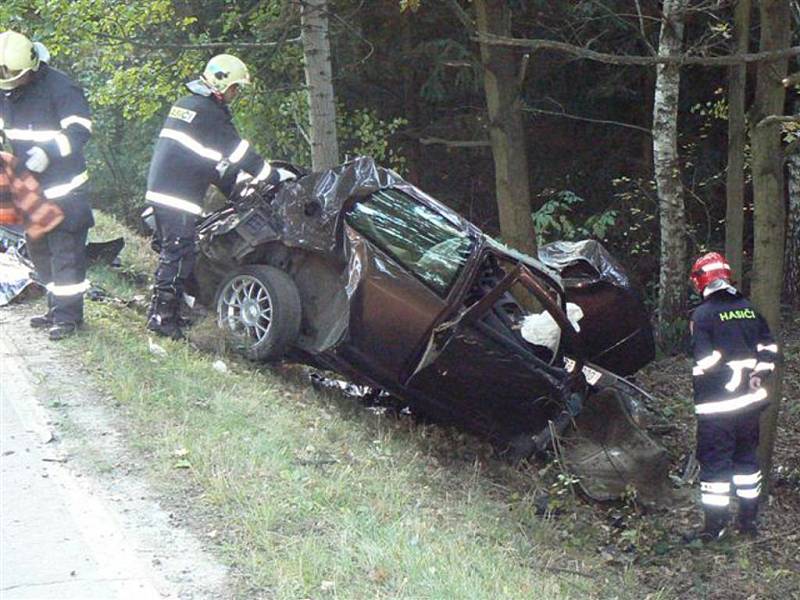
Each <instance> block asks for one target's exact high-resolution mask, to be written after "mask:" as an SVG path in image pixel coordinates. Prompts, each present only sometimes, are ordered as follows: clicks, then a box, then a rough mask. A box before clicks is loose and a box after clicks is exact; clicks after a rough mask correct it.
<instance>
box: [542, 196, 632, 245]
mask: <svg viewBox="0 0 800 600" xmlns="http://www.w3.org/2000/svg"><path fill="white" fill-rule="evenodd" d="M541 197H543V198H546V200H545V201H544V203H543V204H542V206H541V207H540V208H539V210H537V211H535V212H534V213H533V214H532V215H531V216H532V218H533V227H534V230H535V231H536V236H537V243H538V244H539V245H542V244H546V243H548V242H551V241H554V240H580V239H586V238H594V239H597V240H604V239H606V238H607V237H608V236H609V234H610V233H611V231H612V230H613V228H614V226H615V224H616V222H617V211H616V210H615V209H611V208H607V209H605V210H603V211H601V212H599V213H596V214H591V215H589V216H588V217H586V218H584V219H583V221H582V222H581V221H580V217H579V216H578V215H576V210H577V209H578V208H580V207H581V205H583V204H584V203H585V201H584V199H583V198H581V197H580V196H578V195H576V194H575V193H573V192H571V191H569V190H562V191H555V190H546V191H545V192H544V193H543V194H542V196H541Z"/></svg>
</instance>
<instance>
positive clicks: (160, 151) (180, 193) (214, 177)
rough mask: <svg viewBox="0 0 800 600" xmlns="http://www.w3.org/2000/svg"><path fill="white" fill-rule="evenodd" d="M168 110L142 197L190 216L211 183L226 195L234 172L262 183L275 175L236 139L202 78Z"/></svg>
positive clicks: (230, 122) (199, 208) (198, 209)
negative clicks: (144, 194)
mask: <svg viewBox="0 0 800 600" xmlns="http://www.w3.org/2000/svg"><path fill="white" fill-rule="evenodd" d="M187 87H188V88H189V90H190V91H191V92H192V93H191V94H190V95H188V96H185V97H183V98H181V99H180V100H178V101H177V102H176V103H175V105H174V106H173V107H172V108H171V109H170V111H169V115H168V116H167V119H166V121H165V122H164V127H163V128H162V129H161V133H159V136H158V141H157V142H156V147H155V151H154V153H153V160H152V162H151V163H150V173H149V175H148V179H147V195H146V199H147V201H148V202H149V203H150V204H152V205H155V206H162V207H168V208H172V209H176V210H179V211H184V212H187V213H189V214H193V215H201V214H202V212H203V207H202V203H203V198H204V196H205V193H206V190H207V189H208V186H209V185H210V184H215V185H217V186H218V187H219V188H220V189H221V190H222V191H223V193H226V194H227V193H229V192H230V190H231V188H232V187H233V183H234V180H235V178H236V175H237V173H239V172H240V171H244V172H246V173H249V174H250V175H253V176H254V177H255V180H254V181H264V180H269V179H272V178H275V177H277V172H276V171H273V170H272V168H271V166H270V164H269V163H268V162H267V161H265V160H264V159H263V158H261V157H260V156H259V155H258V153H257V152H256V151H255V150H254V149H253V148H252V147H251V146H250V144H249V143H248V142H247V141H245V140H243V139H241V138H240V137H239V134H238V133H237V131H236V127H235V126H234V124H233V120H232V115H231V112H230V110H229V109H228V107H227V106H226V105H225V103H224V102H222V101H221V100H220V99H218V98H217V97H215V95H214V94H212V93H211V90H210V89H209V88H208V87H207V86H205V84H203V83H202V82H201V81H193V82H191V83H189V84H188V85H187Z"/></svg>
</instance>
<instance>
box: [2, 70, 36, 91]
mask: <svg viewBox="0 0 800 600" xmlns="http://www.w3.org/2000/svg"><path fill="white" fill-rule="evenodd" d="M28 71H30V69H9V68H8V67H6V66H5V65H0V89H3V90H13V89H14V88H15V87H17V85H18V84H19V80H20V79H22V77H24V76H25V74H26V73H27V72H28Z"/></svg>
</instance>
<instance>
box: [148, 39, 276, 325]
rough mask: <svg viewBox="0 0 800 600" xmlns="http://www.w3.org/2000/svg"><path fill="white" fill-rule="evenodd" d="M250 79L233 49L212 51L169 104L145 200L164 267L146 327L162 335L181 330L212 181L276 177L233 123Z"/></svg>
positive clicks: (224, 184) (226, 185)
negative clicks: (200, 220)
mask: <svg viewBox="0 0 800 600" xmlns="http://www.w3.org/2000/svg"><path fill="white" fill-rule="evenodd" d="M249 84H250V74H249V72H248V70H247V67H246V66H245V64H244V63H243V62H242V61H241V60H239V59H238V58H236V57H235V56H231V55H230V54H220V55H217V56H215V57H213V58H212V59H211V60H209V61H208V64H207V65H206V68H205V70H204V72H203V75H202V77H201V78H200V79H198V80H195V81H191V82H189V83H188V84H187V87H188V89H189V92H191V93H190V94H189V95H187V96H185V97H183V98H181V99H180V100H178V101H177V102H176V103H175V105H174V106H172V108H171V109H170V111H169V114H168V116H167V119H166V121H165V123H164V127H163V128H162V130H161V133H160V134H159V137H158V141H157V142H156V147H155V151H154V154H153V160H152V162H151V164H150V173H149V176H148V181H147V195H146V199H147V202H148V204H149V205H150V206H152V207H153V210H154V212H155V222H156V238H157V240H158V245H159V265H158V269H157V270H156V274H155V279H156V282H155V286H154V290H153V298H152V301H151V304H150V313H149V317H148V323H147V328H148V329H150V330H151V331H154V332H156V333H158V334H160V335H164V336H169V337H173V338H176V339H179V338H181V337H182V335H183V334H182V331H181V325H182V320H181V319H180V316H179V315H180V312H179V310H180V302H181V300H182V298H183V294H184V287H185V283H186V281H187V279H188V278H189V277H190V276H191V274H192V269H193V268H194V263H195V258H196V254H197V250H196V234H195V225H196V222H197V219H198V217H199V216H200V215H202V213H203V207H202V202H203V197H204V196H205V193H206V191H207V189H208V186H209V185H210V184H215V185H216V186H217V187H219V188H220V189H221V190H222V191H223V193H226V194H227V193H229V192H230V190H231V188H232V187H233V184H234V182H235V180H236V178H237V175H238V174H240V173H241V172H244V173H246V174H249V175H251V176H252V177H253V179H252V182H253V183H258V182H261V181H267V182H270V183H276V182H277V181H278V180H279V175H278V173H277V171H276V170H274V169H272V167H271V166H270V164H269V162H267V161H265V160H264V159H263V158H261V157H260V156H259V155H258V153H257V152H256V151H255V150H254V149H253V148H252V147H251V146H250V144H249V143H248V142H247V141H245V140H242V139H241V138H240V137H239V134H238V133H237V131H236V128H235V127H234V125H233V122H232V115H231V112H230V109H229V108H228V105H229V104H230V102H231V101H232V100H233V99H234V98H235V97H236V95H237V94H238V93H239V90H240V88H241V87H242V86H245V85H249Z"/></svg>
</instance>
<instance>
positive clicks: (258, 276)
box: [216, 265, 301, 361]
mask: <svg viewBox="0 0 800 600" xmlns="http://www.w3.org/2000/svg"><path fill="white" fill-rule="evenodd" d="M216 298H217V301H216V306H217V324H218V325H219V327H220V329H222V330H223V331H225V332H226V333H228V334H230V335H231V337H232V338H233V341H234V345H235V346H236V348H237V350H239V351H240V352H242V354H244V355H245V356H247V357H248V358H250V359H252V360H258V361H269V360H277V359H279V358H281V357H282V356H283V355H284V354H285V353H286V351H287V350H288V349H289V347H290V346H291V345H292V344H293V343H294V342H295V340H296V339H297V336H298V334H299V332H300V316H301V305H300V294H299V293H298V292H297V286H296V285H295V283H294V281H292V278H291V277H289V276H288V275H287V274H286V273H284V272H283V271H281V270H279V269H276V268H274V267H268V266H266V265H249V266H246V267H243V268H241V269H238V270H236V271H235V272H234V273H233V274H232V275H230V276H228V277H227V278H225V279H224V280H223V281H222V283H221V284H220V286H219V289H218V290H217V295H216Z"/></svg>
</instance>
